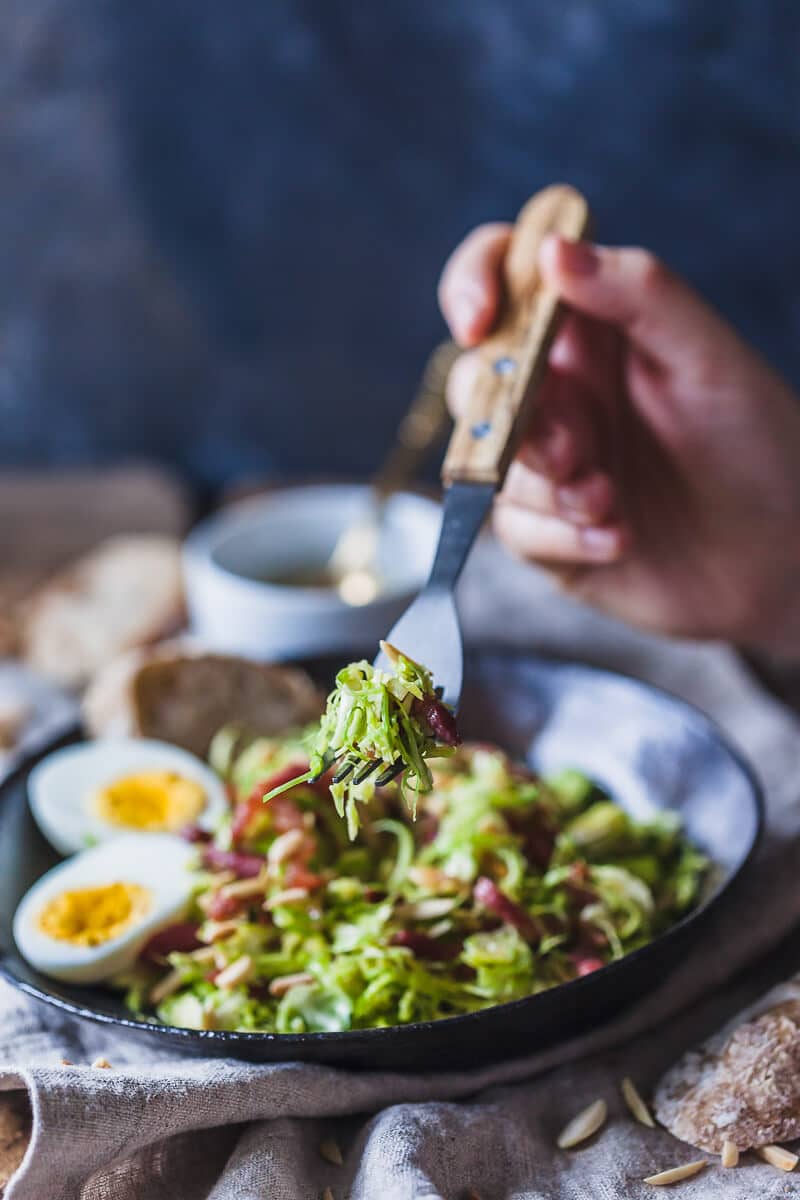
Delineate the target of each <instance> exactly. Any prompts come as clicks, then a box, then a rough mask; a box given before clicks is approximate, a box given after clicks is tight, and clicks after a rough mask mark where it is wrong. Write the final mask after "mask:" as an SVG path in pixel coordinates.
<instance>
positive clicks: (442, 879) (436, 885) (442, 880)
mask: <svg viewBox="0 0 800 1200" xmlns="http://www.w3.org/2000/svg"><path fill="white" fill-rule="evenodd" d="M408 878H409V879H410V880H411V882H412V883H413V884H415V885H416V886H417V887H418V888H424V889H425V891H426V892H455V891H459V890H460V889H461V888H462V887H463V884H462V883H461V881H460V880H459V879H453V877H452V875H446V874H445V873H444V871H442V870H441V869H440V868H439V867H428V866H424V865H423V866H418V867H409V868H408Z"/></svg>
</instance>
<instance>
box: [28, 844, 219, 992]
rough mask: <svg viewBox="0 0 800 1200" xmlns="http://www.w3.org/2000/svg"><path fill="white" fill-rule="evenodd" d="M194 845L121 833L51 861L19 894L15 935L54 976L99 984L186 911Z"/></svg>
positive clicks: (45, 971)
mask: <svg viewBox="0 0 800 1200" xmlns="http://www.w3.org/2000/svg"><path fill="white" fill-rule="evenodd" d="M195 859H196V852H195V850H194V848H193V847H192V846H190V845H189V844H188V843H187V842H185V841H183V840H182V839H181V838H177V837H173V836H172V835H171V834H166V833H154V834H125V835H124V836H122V837H118V838H115V839H114V840H113V841H110V842H106V843H104V844H103V845H101V846H95V848H94V849H93V850H84V851H83V853H82V854H76V855H75V856H74V857H73V858H68V859H67V860H66V861H65V862H62V863H59V865H58V866H57V867H53V869H52V870H51V871H48V872H47V874H46V875H43V876H42V877H41V879H39V880H37V882H36V883H35V884H34V885H33V887H32V888H31V889H30V891H28V892H27V893H26V894H25V896H24V897H23V898H22V901H21V902H20V904H19V907H18V908H17V911H16V914H15V916H14V940H15V941H16V943H17V946H18V947H19V951H20V953H21V954H22V955H23V957H24V958H26V959H27V960H28V962H29V963H30V964H31V966H33V967H36V969H37V970H39V971H41V972H42V973H43V974H45V975H52V976H53V978H54V979H64V980H66V981H68V982H70V983H97V982H98V981H100V980H102V979H108V978H109V977H110V976H112V975H115V974H117V972H119V971H122V970H124V969H125V968H127V967H129V966H131V964H132V963H133V962H135V961H136V958H137V957H138V955H139V952H140V951H141V949H142V947H143V946H144V945H145V943H146V942H147V941H148V940H149V939H150V938H151V937H152V935H153V934H154V933H155V932H156V931H157V930H159V929H161V928H163V927H164V926H165V925H170V924H171V923H172V922H173V921H178V920H180V918H181V917H182V916H183V915H184V913H185V912H186V910H187V908H188V906H189V901H190V898H191V893H192V875H191V868H192V866H193V864H194V862H195Z"/></svg>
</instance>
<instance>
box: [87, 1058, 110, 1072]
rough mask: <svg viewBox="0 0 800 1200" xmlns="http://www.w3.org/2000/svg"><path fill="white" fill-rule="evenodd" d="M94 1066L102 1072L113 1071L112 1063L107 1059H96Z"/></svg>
mask: <svg viewBox="0 0 800 1200" xmlns="http://www.w3.org/2000/svg"><path fill="white" fill-rule="evenodd" d="M92 1066H93V1067H99V1069H100V1070H101V1071H109V1070H110V1069H111V1063H110V1062H109V1061H108V1059H107V1058H96V1059H95V1060H94V1062H93V1063H92Z"/></svg>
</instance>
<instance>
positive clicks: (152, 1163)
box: [0, 541, 800, 1200]
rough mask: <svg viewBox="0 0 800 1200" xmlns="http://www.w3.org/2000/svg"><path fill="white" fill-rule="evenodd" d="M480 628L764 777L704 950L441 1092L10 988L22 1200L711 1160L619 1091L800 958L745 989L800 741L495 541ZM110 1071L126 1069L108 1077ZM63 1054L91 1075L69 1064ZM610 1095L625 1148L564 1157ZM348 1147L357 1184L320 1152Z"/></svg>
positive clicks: (736, 1187) (782, 887)
mask: <svg viewBox="0 0 800 1200" xmlns="http://www.w3.org/2000/svg"><path fill="white" fill-rule="evenodd" d="M462 611H463V614H464V619H465V625H466V629H467V633H468V636H469V637H471V638H473V639H476V640H477V639H486V638H490V637H494V638H495V639H496V638H497V636H498V631H502V634H503V636H504V640H505V641H509V640H513V641H516V642H518V643H519V644H520V645H524V646H526V647H530V646H536V647H538V648H544V649H550V650H557V651H558V652H560V653H570V654H572V655H574V656H575V657H576V658H583V659H587V660H592V661H599V662H602V663H604V664H605V665H608V666H611V667H616V668H621V669H624V670H627V671H628V672H630V673H632V674H636V675H638V676H640V677H642V678H646V679H648V680H650V681H652V682H654V683H657V684H659V685H661V686H663V687H666V688H668V689H670V690H671V691H673V692H676V693H678V694H680V695H683V696H685V697H687V698H688V699H690V700H692V701H694V702H695V703H697V704H698V705H699V706H700V707H702V708H704V709H705V710H706V711H708V712H709V713H710V714H711V715H712V716H714V717H715V718H716V719H717V720H718V721H719V722H720V724H721V725H722V726H723V728H724V729H725V730H726V732H727V733H728V734H729V736H730V737H731V738H732V739H733V740H734V741H735V742H736V743H737V744H738V745H739V747H740V748H741V749H742V750H743V751H744V753H745V754H746V755H747V756H748V757H749V758H750V760H751V762H752V763H753V764H755V766H756V767H757V770H758V773H759V775H760V776H761V779H762V782H763V784H764V786H765V790H766V796H767V809H768V823H767V834H766V837H765V838H764V840H763V842H762V845H761V848H760V851H759V855H758V860H757V866H756V867H755V868H754V869H752V870H751V871H750V872H749V873H748V875H747V877H746V879H745V880H744V881H743V882H742V884H741V885H740V886H739V887H738V888H737V889H736V891H735V893H734V894H732V895H731V896H730V898H729V902H728V903H726V904H725V905H723V906H721V907H722V911H720V912H719V913H718V914H717V915H716V916H715V917H714V918H713V922H712V923H711V924H710V925H709V928H708V929H707V930H706V933H705V937H704V939H703V942H702V945H700V946H698V947H697V948H696V949H694V950H693V951H692V952H691V953H690V954H689V955H688V956H687V958H686V959H685V961H684V962H683V963H682V964H681V965H680V966H679V967H678V968H677V969H675V970H674V971H673V972H672V973H671V975H670V976H669V977H666V978H664V979H663V980H661V982H660V984H659V985H658V986H657V987H656V988H655V990H654V991H653V992H652V994H650V995H649V996H648V997H647V998H646V999H644V1000H642V1001H641V1002H640V1003H639V1004H637V1005H635V1006H634V1007H633V1008H631V1009H630V1010H629V1011H627V1012H625V1013H623V1014H622V1015H621V1016H620V1017H618V1018H617V1019H615V1020H614V1021H612V1022H611V1023H610V1024H608V1025H606V1026H604V1027H602V1028H599V1029H596V1030H593V1031H591V1032H589V1033H588V1034H585V1035H582V1036H581V1037H579V1038H576V1039H573V1040H572V1041H570V1042H568V1043H566V1044H564V1045H561V1046H557V1047H553V1048H550V1049H546V1050H543V1051H542V1052H541V1053H539V1054H534V1055H532V1056H529V1057H527V1058H524V1059H521V1060H519V1061H513V1062H506V1063H504V1064H502V1065H500V1066H493V1067H488V1068H484V1069H481V1070H476V1071H473V1072H462V1073H450V1074H440V1075H436V1074H428V1075H413V1076H410V1075H409V1076H403V1075H399V1074H386V1073H377V1072H369V1071H366V1072H364V1071H362V1072H348V1071H345V1070H336V1069H332V1068H326V1067H317V1066H309V1065H302V1064H291V1063H287V1064H279V1065H252V1064H247V1063H239V1062H235V1061H231V1060H206V1059H198V1058H189V1057H181V1056H180V1055H179V1054H178V1053H177V1052H173V1051H164V1050H159V1049H158V1048H156V1047H155V1046H153V1047H150V1046H149V1045H143V1044H142V1043H140V1042H138V1041H135V1042H134V1041H132V1040H131V1041H128V1040H124V1039H121V1038H119V1037H118V1036H117V1035H114V1034H110V1033H109V1032H108V1031H107V1030H105V1029H102V1028H100V1027H94V1026H92V1025H89V1024H81V1023H77V1022H73V1021H71V1020H66V1019H64V1018H62V1017H61V1016H59V1015H57V1014H55V1013H54V1012H50V1011H48V1010H47V1009H46V1008H45V1007H44V1006H40V1007H33V1006H32V1005H31V1004H30V1003H29V1002H28V1001H27V1000H26V999H25V998H24V997H23V996H21V995H20V994H18V993H16V992H14V991H12V990H11V989H10V988H9V987H7V986H5V985H3V986H2V987H0V1071H2V1073H0V1088H4V1089H13V1088H18V1087H23V1086H24V1087H26V1088H27V1090H28V1093H29V1095H30V1099H31V1104H32V1109H33V1136H32V1142H31V1146H30V1148H29V1151H28V1154H27V1155H26V1158H25V1161H24V1162H23V1164H22V1166H21V1168H20V1170H19V1172H18V1173H17V1175H16V1176H15V1178H14V1180H13V1181H12V1182H11V1184H10V1185H9V1188H8V1190H7V1200H79V1198H80V1200H111V1198H112V1197H113V1200H162V1198H163V1200H167V1198H169V1200H201V1198H202V1200H256V1197H258V1198H259V1200H261V1198H264V1197H269V1198H270V1200H305V1198H308V1200H311V1198H312V1197H318V1196H320V1195H321V1194H322V1192H323V1189H325V1188H326V1187H329V1188H330V1189H331V1192H332V1195H333V1196H334V1198H335V1200H343V1197H345V1196H348V1197H350V1198H351V1200H462V1197H466V1196H467V1195H468V1191H469V1189H470V1188H472V1189H474V1190H475V1192H476V1194H477V1195H478V1196H479V1197H480V1198H481V1200H500V1198H501V1197H502V1198H509V1200H510V1198H512V1197H513V1198H514V1200H523V1197H524V1198H525V1200H534V1198H536V1200H540V1198H541V1200H545V1198H546V1200H584V1198H589V1197H593V1198H595V1197H596V1198H598V1200H611V1198H612V1197H633V1198H636V1197H639V1196H641V1197H644V1196H648V1195H652V1191H651V1189H650V1188H649V1187H647V1186H646V1185H644V1184H643V1183H642V1182H641V1180H642V1178H643V1177H644V1176H646V1175H648V1174H650V1173H652V1172H653V1171H656V1170H660V1169H663V1168H666V1167H670V1166H674V1165H676V1164H677V1163H680V1162H685V1161H689V1160H691V1159H693V1158H697V1157H698V1156H699V1155H698V1154H697V1153H696V1152H694V1151H692V1150H691V1148H689V1147H686V1146H683V1145H682V1144H681V1143H679V1142H677V1141H675V1139H673V1138H672V1137H671V1136H670V1135H669V1134H667V1133H666V1132H665V1131H663V1130H655V1131H653V1130H649V1129H645V1128H643V1127H641V1126H638V1125H636V1124H634V1123H633V1122H632V1120H631V1119H630V1117H629V1116H628V1115H627V1113H626V1110H625V1109H624V1106H623V1104H622V1102H621V1100H620V1098H619V1094H618V1081H619V1079H620V1078H621V1077H622V1076H623V1075H625V1074H630V1075H631V1076H633V1077H634V1079H635V1080H636V1081H637V1083H638V1084H639V1086H640V1088H641V1089H642V1091H643V1092H645V1093H646V1092H647V1091H648V1090H649V1088H650V1087H651V1086H652V1085H653V1084H654V1083H655V1081H656V1079H657V1077H658V1075H659V1074H660V1073H661V1071H663V1070H664V1069H666V1067H668V1066H669V1065H671V1063H672V1062H673V1061H674V1059H675V1058H676V1057H677V1055H678V1054H679V1053H680V1052H681V1051H682V1050H683V1049H684V1048H685V1047H686V1046H687V1045H688V1044H690V1043H692V1042H693V1041H694V1040H696V1039H697V1038H699V1037H701V1036H704V1035H705V1034H706V1033H708V1032H709V1031H710V1030H712V1029H713V1028H715V1027H716V1026H717V1025H718V1024H721V1023H722V1021H723V1020H724V1019H727V1017H729V1016H730V1015H731V1014H732V1013H733V1012H735V1011H736V1010H737V1009H738V1008H739V1007H740V1006H742V1005H743V1004H744V1003H746V1002H748V1001H749V1000H751V999H752V998H753V996H754V995H755V994H756V993H757V992H758V990H759V989H760V990H766V987H767V986H768V985H769V984H770V983H772V982H773V981H774V979H775V978H776V977H778V976H779V975H780V974H781V973H782V972H784V973H787V974H788V973H789V971H790V970H791V969H793V968H794V966H795V965H796V960H800V947H799V948H798V951H797V955H796V956H795V955H794V953H793V950H792V947H791V945H789V947H788V948H786V949H784V951H783V952H782V954H781V956H780V957H779V958H778V959H777V960H775V959H773V961H772V962H771V963H770V965H769V966H768V967H767V968H765V969H760V970H759V972H758V974H757V975H753V974H751V975H749V976H747V975H746V976H744V977H741V976H739V978H738V979H737V981H736V983H735V986H733V985H732V984H731V983H730V981H731V979H732V976H733V975H734V973H735V972H737V971H739V970H740V969H741V968H742V967H744V966H745V965H746V964H747V963H749V962H752V961H753V960H754V959H755V958H756V957H757V956H759V955H761V954H763V953H764V952H766V951H767V950H768V949H770V948H771V947H773V946H775V945H776V944H777V943H778V942H779V940H780V939H781V938H783V937H784V935H785V934H786V933H787V932H788V931H789V930H790V929H791V928H793V926H794V925H795V924H796V923H797V922H798V920H800V887H798V886H797V884H798V880H799V879H800V837H798V834H800V771H799V770H798V766H800V724H798V722H797V720H796V719H795V717H794V716H793V715H792V714H790V713H789V712H788V711H787V710H785V709H783V708H781V707H780V706H779V705H778V704H777V703H776V702H775V701H773V700H772V699H771V698H769V697H768V696H766V695H765V694H763V693H761V692H760V691H759V690H758V688H757V687H756V685H755V683H754V681H753V680H752V679H751V677H750V676H749V675H748V673H747V671H746V669H745V668H744V667H743V666H742V665H741V663H740V662H739V660H738V659H737V658H736V656H735V655H733V654H732V653H731V652H730V651H729V650H727V649H726V648H724V647H719V646H709V645H705V646H699V645H692V646H689V645H686V644H677V643H666V642H663V641H657V640H654V639H650V638H646V637H643V636H641V635H637V634H634V633H632V632H630V631H627V630H624V629H622V628H621V627H620V626H619V625H617V624H616V623H615V622H612V621H609V620H606V619H604V618H601V617H598V616H596V615H592V614H589V613H587V612H586V611H585V610H583V609H581V608H579V607H578V606H577V605H574V604H572V603H571V602H568V601H567V600H565V599H564V598H563V597H561V596H559V595H557V594H555V593H554V592H552V591H551V590H550V589H549V587H548V585H547V584H546V583H545V582H544V580H543V579H542V578H541V577H539V576H538V575H534V574H533V573H532V572H531V571H529V570H527V569H525V568H523V567H521V566H518V565H514V564H511V563H509V562H508V561H507V560H506V559H505V558H500V552H499V551H498V549H497V547H496V546H494V544H493V543H491V542H488V541H487V542H484V543H483V544H482V545H481V546H479V547H478V549H477V550H476V552H475V555H474V556H473V562H472V563H471V564H470V568H469V574H468V577H467V578H466V579H465V582H464V587H463V603H462ZM723 984H727V985H728V986H727V987H726V988H724V989H723V988H722V985H723ZM701 1000H702V1003H700V1001H701ZM691 1006H693V1007H691ZM675 1014H680V1015H679V1016H677V1017H676V1015H675ZM668 1018H672V1019H671V1020H669V1021H668V1020H667V1019H668ZM656 1026H658V1028H655V1027H656ZM601 1051H602V1052H603V1053H602V1054H600V1052H601ZM97 1055H104V1056H106V1057H107V1058H108V1059H109V1060H110V1062H111V1064H112V1067H111V1069H110V1070H102V1069H99V1068H92V1067H90V1066H89V1065H88V1064H89V1063H90V1062H91V1061H92V1060H93V1059H94V1058H95V1057H96V1056H97ZM62 1056H63V1057H66V1058H68V1059H70V1060H71V1061H72V1062H73V1063H74V1064H75V1065H74V1066H62V1065H60V1060H61V1058H62ZM599 1096H604V1097H605V1098H606V1099H607V1100H608V1102H609V1114H610V1117H609V1123H608V1125H607V1126H606V1128H604V1129H603V1131H602V1132H601V1133H600V1134H599V1135H598V1136H597V1137H596V1138H595V1139H593V1140H592V1141H591V1142H590V1143H588V1144H587V1145H586V1146H584V1147H583V1148H580V1149H578V1150H573V1151H570V1152H562V1151H558V1150H557V1149H556V1148H555V1138H556V1136H557V1133H558V1131H559V1129H560V1128H561V1127H562V1126H563V1124H565V1123H566V1121H567V1120H568V1119H569V1118H570V1117H571V1116H573V1115H574V1114H575V1113H576V1112H577V1111H578V1110H579V1109H580V1108H581V1107H583V1106H584V1105H585V1104H587V1103H589V1102H590V1101H592V1100H594V1099H596V1098H597V1097H599ZM330 1136H334V1137H335V1138H336V1139H337V1141H338V1142H339V1144H340V1146H341V1148H342V1151H343V1153H344V1155H345V1163H344V1165H343V1166H335V1165H332V1164H330V1163H329V1162H327V1161H325V1160H324V1159H323V1158H322V1157H321V1155H320V1153H319V1143H320V1141H321V1139H322V1138H324V1137H330ZM687 1186H688V1185H687ZM691 1186H692V1194H693V1196H696V1197H700V1198H701V1200H712V1198H713V1200H716V1198H717V1197H720V1198H723V1197H724V1198H725V1200H729V1198H730V1200H734V1198H735V1200H744V1198H745V1197H752V1196H755V1195H758V1196H761V1197H768V1198H772V1197H775V1198H777V1197H786V1196H794V1195H798V1196H800V1179H798V1180H797V1182H796V1181H795V1179H794V1177H793V1176H787V1175H783V1174H782V1173H779V1172H777V1171H776V1170H774V1169H773V1168H771V1167H769V1166H768V1165H767V1164H765V1163H760V1162H759V1163H758V1164H755V1163H754V1164H752V1165H750V1164H748V1165H744V1166H742V1167H741V1168H739V1169H737V1170H735V1171H723V1170H721V1169H720V1168H719V1166H718V1164H713V1165H712V1166H711V1167H710V1168H709V1170H708V1171H706V1172H705V1173H704V1174H703V1175H701V1176H698V1177H697V1178H696V1179H694V1180H693V1181H692V1184H691Z"/></svg>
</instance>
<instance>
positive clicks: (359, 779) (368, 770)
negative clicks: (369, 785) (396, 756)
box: [353, 758, 386, 783]
mask: <svg viewBox="0 0 800 1200" xmlns="http://www.w3.org/2000/svg"><path fill="white" fill-rule="evenodd" d="M385 765H386V764H385V763H384V762H383V760H382V759H380V758H376V759H375V761H374V762H370V763H367V765H366V766H365V767H362V768H361V770H360V771H359V772H358V773H357V774H356V775H354V776H353V783H363V782H364V780H365V779H369V777H370V775H371V774H372V773H373V771H377V770H378V768H379V767H383V766H385Z"/></svg>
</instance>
